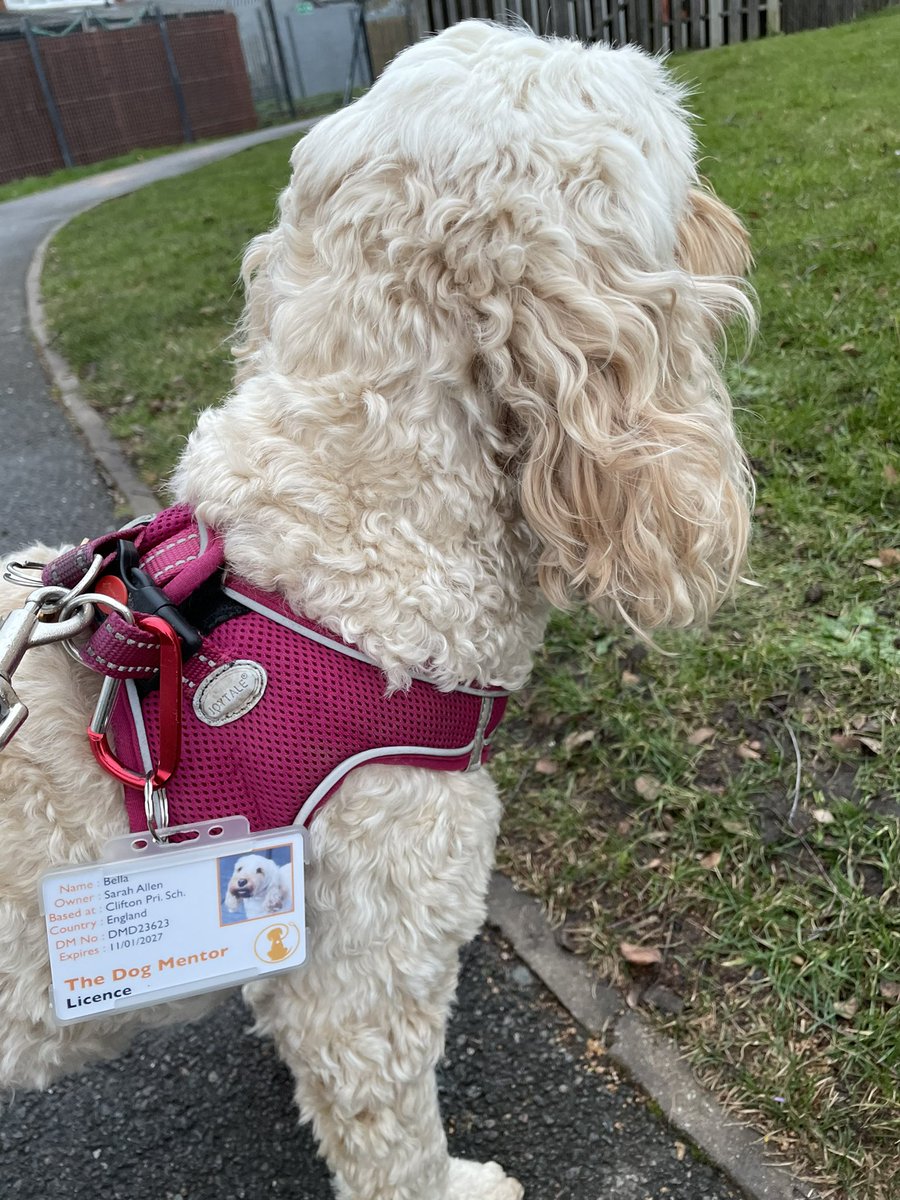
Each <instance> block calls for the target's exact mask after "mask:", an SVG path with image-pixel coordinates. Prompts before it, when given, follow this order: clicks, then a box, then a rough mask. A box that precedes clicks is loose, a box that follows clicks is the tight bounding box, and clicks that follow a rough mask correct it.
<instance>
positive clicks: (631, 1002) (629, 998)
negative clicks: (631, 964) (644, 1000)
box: [625, 984, 644, 1008]
mask: <svg viewBox="0 0 900 1200" xmlns="http://www.w3.org/2000/svg"><path fill="white" fill-rule="evenodd" d="M643 990H644V989H643V987H641V986H639V985H638V984H635V985H634V987H630V988H629V989H628V992H627V994H626V996H625V1003H626V1004H627V1005H628V1007H629V1008H637V1006H638V1005H639V1004H640V1002H641V993H642V992H643Z"/></svg>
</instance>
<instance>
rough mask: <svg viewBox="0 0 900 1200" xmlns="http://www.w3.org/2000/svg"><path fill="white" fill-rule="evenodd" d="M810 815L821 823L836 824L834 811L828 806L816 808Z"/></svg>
mask: <svg viewBox="0 0 900 1200" xmlns="http://www.w3.org/2000/svg"><path fill="white" fill-rule="evenodd" d="M809 815H810V816H811V817H812V819H813V820H814V821H815V822H816V823H817V824H819V825H833V824H834V813H833V812H829V810H828V809H827V808H814V809H813V810H812V812H811V813H810V814H809Z"/></svg>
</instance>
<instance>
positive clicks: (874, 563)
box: [863, 558, 884, 571]
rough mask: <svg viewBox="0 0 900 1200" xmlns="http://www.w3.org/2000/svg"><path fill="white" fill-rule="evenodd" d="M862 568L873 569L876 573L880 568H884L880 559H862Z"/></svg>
mask: <svg viewBox="0 0 900 1200" xmlns="http://www.w3.org/2000/svg"><path fill="white" fill-rule="evenodd" d="M863 566H864V567H874V568H875V570H876V571H880V570H881V568H882V567H883V566H884V563H883V562H882V561H881V559H880V558H864V559H863Z"/></svg>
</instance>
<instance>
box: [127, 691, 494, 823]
mask: <svg viewBox="0 0 900 1200" xmlns="http://www.w3.org/2000/svg"><path fill="white" fill-rule="evenodd" d="M125 690H126V692H127V694H128V703H129V706H130V708H131V715H132V717H133V718H134V728H135V731H136V732H137V739H138V745H139V746H140V750H141V758H142V759H143V762H144V769H145V770H147V771H149V770H150V769H151V766H152V761H151V758H150V743H149V742H148V740H147V727H146V726H145V724H144V714H143V712H142V711H141V701H140V697H139V696H138V693H137V685H136V684H135V682H134V680H132V679H128V680H126V681H125ZM488 699H490V701H491V702H490V703H489V704H485V705H483V706H482V710H483V711H482V720H483V724H482V721H481V720H480V721H479V723H478V724H479V728H478V731H477V732H476V734H475V737H474V738H473V739H472V741H471V742H469V744H468V745H467V746H458V747H455V748H451V749H449V750H448V749H440V750H438V749H434V748H431V747H428V746H380V747H378V748H376V749H374V750H363V751H361V752H360V753H359V754H352V755H351V756H350V757H349V758H345V759H344V760H343V762H339V763H338V765H337V766H336V767H334V768H333V769H332V770H331V771H329V773H328V774H327V775H326V776H325V778H324V779H323V780H322V781H321V783H319V784H318V786H317V787H316V788H314V789H313V791H312V792H311V793H310V794H309V796H308V797H307V798H306V800H305V801H304V802H303V804H302V805H301V807H300V811H299V812H298V813H297V815H296V817H294V824H295V825H302V824H304V822H305V821H306V820H307V819H308V818H309V817H310V816H312V814H313V812H314V810H315V809H316V808H317V807H318V805H319V804H320V803H321V802H322V801H323V800H324V799H325V797H326V796H327V795H328V793H329V792H330V791H331V790H332V788H335V787H337V785H338V784H339V783H340V782H341V780H342V779H343V778H344V776H345V775H349V773H350V772H351V771H353V770H355V769H356V768H357V767H361V766H363V765H364V764H365V763H370V762H377V761H378V759H382V758H395V757H403V758H406V757H415V758H462V757H463V755H466V754H468V755H469V756H470V757H469V766H468V767H467V768H466V769H467V770H468V771H471V770H474V769H477V767H480V766H481V751H482V749H483V747H484V728H485V726H486V725H487V723H488V721H489V720H490V714H491V712H492V711H493V708H494V705H493V698H488ZM476 754H477V761H476Z"/></svg>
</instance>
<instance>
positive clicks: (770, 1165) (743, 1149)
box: [488, 873, 818, 1200]
mask: <svg viewBox="0 0 900 1200" xmlns="http://www.w3.org/2000/svg"><path fill="white" fill-rule="evenodd" d="M488 921H489V922H490V923H491V924H492V925H494V926H495V927H496V928H497V929H499V930H500V932H501V933H502V934H503V936H504V937H505V938H506V939H507V941H508V942H509V943H510V944H511V945H512V947H513V949H514V950H515V952H516V953H517V954H518V955H519V957H520V958H522V959H523V960H524V961H525V962H526V963H527V964H528V966H529V967H530V968H531V970H532V971H534V973H535V974H536V975H537V976H538V977H539V978H540V980H541V981H542V982H543V983H544V985H545V986H546V987H547V988H548V990H549V991H550V992H552V993H553V995H554V996H555V997H556V998H557V1000H559V1002H560V1004H562V1006H563V1008H565V1009H566V1010H567V1011H568V1012H569V1013H571V1015H572V1016H573V1017H574V1018H575V1020H576V1021H577V1022H578V1024H579V1025H581V1026H582V1028H584V1029H585V1030H586V1031H587V1032H588V1033H589V1034H591V1035H592V1036H593V1037H597V1038H602V1039H603V1041H604V1042H605V1044H606V1045H607V1048H608V1049H607V1055H608V1058H609V1061H610V1062H611V1063H613V1065H615V1066H617V1067H621V1068H622V1069H623V1070H624V1071H626V1072H627V1073H628V1074H629V1075H630V1076H631V1077H632V1079H634V1080H635V1081H636V1082H637V1083H639V1084H640V1086H641V1087H642V1088H643V1089H644V1091H645V1092H646V1093H647V1094H648V1096H650V1098H651V1099H652V1100H653V1101H655V1103H656V1104H658V1105H659V1107H660V1110H661V1111H662V1113H663V1114H664V1116H665V1117H666V1118H667V1120H668V1121H670V1122H671V1124H672V1125H673V1126H674V1127H675V1128H676V1129H678V1130H680V1131H681V1132H682V1133H683V1134H684V1135H685V1137H686V1138H687V1139H688V1140H689V1141H691V1142H693V1144H694V1145H695V1146H697V1147H698V1149H700V1150H701V1151H702V1152H703V1153H704V1154H705V1155H706V1156H707V1157H708V1158H709V1159H710V1161H711V1162H713V1163H715V1165H716V1166H717V1167H718V1168H719V1169H720V1170H721V1171H723V1172H724V1174H726V1175H727V1176H728V1177H729V1178H730V1179H731V1180H732V1181H733V1182H734V1183H735V1184H736V1185H737V1186H738V1187H739V1188H740V1189H741V1190H742V1191H743V1192H745V1193H746V1195H747V1196H748V1197H750V1198H751V1200H818V1194H817V1193H816V1192H815V1191H814V1190H813V1189H812V1188H810V1187H808V1186H807V1185H806V1184H804V1183H801V1182H799V1181H798V1180H796V1179H794V1177H793V1176H792V1175H791V1174H790V1172H789V1171H788V1170H786V1169H785V1168H784V1167H783V1166H781V1165H779V1164H778V1163H776V1162H773V1161H772V1158H771V1156H770V1155H769V1154H768V1153H767V1152H766V1150H765V1148H764V1146H763V1145H762V1143H761V1139H760V1135H759V1134H757V1133H755V1132H754V1131H753V1130H752V1129H749V1128H748V1127H747V1126H745V1125H742V1124H740V1123H739V1122H738V1121H737V1120H736V1118H735V1117H734V1116H732V1115H731V1114H730V1113H729V1112H728V1111H727V1110H726V1109H725V1108H724V1107H723V1106H722V1105H721V1104H720V1103H719V1102H718V1100H716V1099H715V1097H714V1096H713V1095H711V1093H709V1092H708V1091H707V1090H706V1089H705V1088H703V1087H701V1085H700V1084H699V1083H698V1082H697V1080H696V1079H695V1078H694V1076H693V1073H692V1072H691V1070H690V1068H689V1067H688V1065H687V1064H686V1063H685V1061H684V1058H683V1056H682V1054H681V1052H680V1050H679V1049H678V1046H677V1045H676V1044H675V1042H673V1041H672V1040H671V1039H669V1038H667V1037H663V1036H662V1035H660V1034H659V1033H657V1032H656V1031H655V1030H653V1029H651V1028H650V1026H649V1024H648V1023H647V1022H646V1021H645V1020H643V1019H642V1018H641V1017H639V1016H638V1015H637V1014H636V1013H634V1012H631V1011H629V1010H628V1009H627V1008H626V1006H625V1003H624V1001H623V998H622V996H621V994H620V993H619V992H618V991H617V990H616V989H615V988H611V987H609V986H607V985H606V984H604V983H602V982H601V981H600V980H599V979H598V978H597V976H596V974H595V973H594V972H593V971H592V970H591V968H590V967H589V966H588V964H587V963H586V962H585V961H584V959H581V958H578V957H577V956H575V955H572V954H569V953H567V952H566V951H565V950H563V949H561V948H560V946H558V945H557V942H556V939H555V937H554V936H553V931H552V929H551V928H550V926H549V925H548V923H547V920H546V917H545V916H544V912H543V909H542V907H541V905H540V903H539V902H538V901H537V900H535V899H533V898H532V897H530V896H525V895H523V894H521V893H520V892H517V891H516V889H515V887H514V886H513V884H512V883H511V881H510V880H509V879H507V878H506V876H505V875H500V874H499V873H495V875H494V878H493V881H492V884H491V892H490V896H489V898H488Z"/></svg>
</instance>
